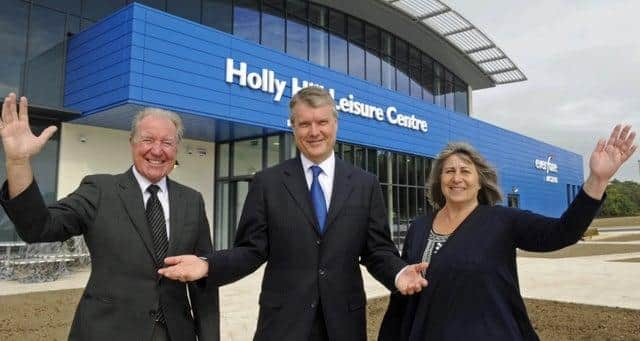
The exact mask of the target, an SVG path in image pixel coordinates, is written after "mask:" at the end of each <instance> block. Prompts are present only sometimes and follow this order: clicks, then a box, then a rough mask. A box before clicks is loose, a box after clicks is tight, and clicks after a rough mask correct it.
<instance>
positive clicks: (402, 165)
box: [397, 155, 409, 185]
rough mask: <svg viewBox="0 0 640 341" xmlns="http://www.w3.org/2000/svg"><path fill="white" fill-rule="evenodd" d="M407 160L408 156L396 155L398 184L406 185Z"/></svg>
mask: <svg viewBox="0 0 640 341" xmlns="http://www.w3.org/2000/svg"><path fill="white" fill-rule="evenodd" d="M407 161H409V157H408V156H405V155H398V182H397V183H398V184H401V185H406V184H407V183H408V182H407V163H408V162H407Z"/></svg>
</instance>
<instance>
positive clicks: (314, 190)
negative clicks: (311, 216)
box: [310, 165, 327, 234]
mask: <svg viewBox="0 0 640 341" xmlns="http://www.w3.org/2000/svg"><path fill="white" fill-rule="evenodd" d="M311 172H313V181H312V182H311V191H310V192H311V202H312V203H313V210H314V211H315V212H316V218H317V219H318V227H319V228H320V234H324V229H325V226H324V224H325V220H327V202H326V201H325V200H324V192H322V187H320V181H318V175H320V173H322V168H320V167H319V166H315V165H314V166H311Z"/></svg>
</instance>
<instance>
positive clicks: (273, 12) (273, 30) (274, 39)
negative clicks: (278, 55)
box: [262, 5, 284, 51]
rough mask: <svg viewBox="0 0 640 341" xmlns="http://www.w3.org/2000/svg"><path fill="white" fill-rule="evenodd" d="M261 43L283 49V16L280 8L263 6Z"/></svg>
mask: <svg viewBox="0 0 640 341" xmlns="http://www.w3.org/2000/svg"><path fill="white" fill-rule="evenodd" d="M262 45H264V46H267V47H270V48H272V49H275V50H278V51H284V18H283V12H282V10H281V9H278V8H276V7H271V6H266V5H265V6H263V8H262Z"/></svg>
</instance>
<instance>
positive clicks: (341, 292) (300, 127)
mask: <svg viewBox="0 0 640 341" xmlns="http://www.w3.org/2000/svg"><path fill="white" fill-rule="evenodd" d="M289 107H290V111H291V113H290V120H291V124H292V126H293V133H294V136H295V141H296V145H297V147H298V149H299V150H300V154H301V155H300V157H298V158H295V159H291V160H287V161H285V162H283V163H281V164H279V165H277V166H275V167H272V168H268V169H265V170H264V171H262V172H260V173H258V174H256V176H255V177H254V179H253V181H252V183H251V188H250V190H249V193H248V195H247V199H246V201H245V205H244V209H243V211H242V217H241V219H240V223H239V226H238V231H237V233H236V238H235V243H234V247H233V248H231V249H229V250H223V251H219V252H216V253H213V254H211V255H209V256H207V259H208V261H209V262H208V263H207V262H205V261H204V260H201V259H199V258H197V257H195V256H178V257H170V258H168V259H167V260H165V263H166V264H170V265H172V266H170V267H168V268H165V269H161V270H160V273H162V274H163V275H165V276H167V277H171V278H176V279H180V280H185V281H188V280H195V279H199V278H201V277H203V276H208V278H207V282H208V283H209V285H214V286H215V285H223V284H226V283H230V282H232V281H235V280H237V279H239V278H241V277H243V276H246V275H247V274H249V273H251V272H253V271H254V270H256V269H257V268H258V267H259V266H260V265H261V264H263V263H264V262H267V266H266V268H265V272H264V279H263V280H262V292H261V294H260V313H259V317H258V327H257V330H256V333H255V340H278V341H280V340H338V341H339V340H345V341H354V340H365V339H366V321H365V305H366V297H365V292H364V287H363V283H362V276H361V273H360V266H359V263H362V264H364V265H365V266H366V267H367V269H368V270H369V272H370V273H371V274H372V275H373V276H374V277H375V278H376V279H378V280H379V281H380V282H381V283H382V284H384V285H385V286H386V287H387V288H389V289H391V290H396V289H397V290H400V291H401V292H402V293H404V294H411V293H413V292H416V291H420V290H421V289H422V287H423V286H425V285H426V284H427V283H426V280H425V279H424V278H422V276H421V275H420V273H421V271H422V270H424V269H425V268H426V264H424V263H422V264H414V265H410V266H407V264H406V263H404V262H403V261H402V260H401V259H400V258H399V257H398V251H397V249H396V248H395V246H394V244H393V243H392V242H391V239H390V236H389V227H388V225H387V217H386V214H385V212H386V210H385V207H384V202H383V200H382V192H381V190H380V185H379V183H378V180H377V178H376V177H375V175H373V174H369V173H367V172H365V171H363V170H362V169H360V168H357V167H354V166H353V165H351V164H348V163H346V162H344V161H342V160H340V159H339V158H337V157H336V156H335V155H334V153H333V147H334V145H335V142H336V132H337V128H338V120H337V118H338V117H337V112H336V110H335V104H334V102H333V99H332V98H331V95H330V94H329V93H328V92H327V91H325V90H324V89H321V88H318V87H308V88H304V89H302V90H300V92H298V93H297V94H296V95H295V96H294V97H293V98H292V99H291V103H290V104H289Z"/></svg>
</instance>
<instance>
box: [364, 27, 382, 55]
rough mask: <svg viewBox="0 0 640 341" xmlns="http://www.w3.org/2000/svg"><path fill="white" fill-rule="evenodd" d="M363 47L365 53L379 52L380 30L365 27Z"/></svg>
mask: <svg viewBox="0 0 640 341" xmlns="http://www.w3.org/2000/svg"><path fill="white" fill-rule="evenodd" d="M365 46H366V47H367V51H370V50H373V51H380V30H379V29H378V28H377V27H375V26H371V25H366V26H365Z"/></svg>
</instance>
